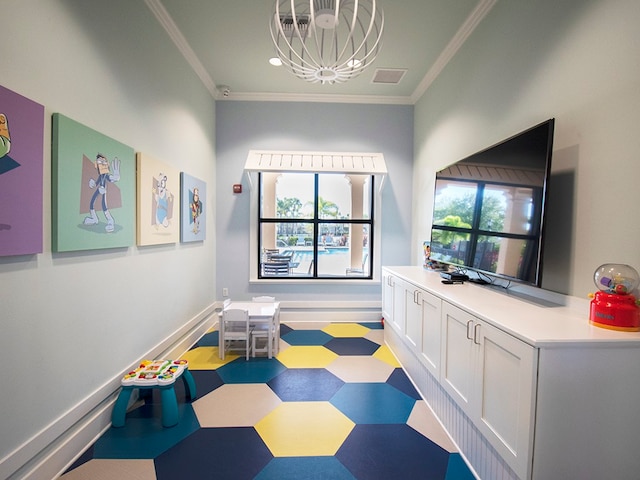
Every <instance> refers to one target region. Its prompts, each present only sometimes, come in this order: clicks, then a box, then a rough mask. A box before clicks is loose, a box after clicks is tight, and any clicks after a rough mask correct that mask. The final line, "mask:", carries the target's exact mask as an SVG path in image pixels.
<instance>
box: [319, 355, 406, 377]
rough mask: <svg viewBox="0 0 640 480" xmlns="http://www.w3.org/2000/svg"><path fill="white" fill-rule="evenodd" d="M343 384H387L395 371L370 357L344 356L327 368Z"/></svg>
mask: <svg viewBox="0 0 640 480" xmlns="http://www.w3.org/2000/svg"><path fill="white" fill-rule="evenodd" d="M326 368H327V370H329V371H330V372H331V373H333V374H334V375H335V376H336V377H338V378H339V379H340V380H342V381H343V382H374V383H379V382H386V381H387V380H388V379H389V376H390V375H391V374H392V373H393V370H394V369H395V368H394V367H392V366H391V365H389V364H388V363H387V362H384V361H381V360H379V359H377V358H373V357H372V356H370V355H343V356H341V357H340V358H337V359H336V360H334V361H333V362H332V363H331V365H329V366H327V367H326Z"/></svg>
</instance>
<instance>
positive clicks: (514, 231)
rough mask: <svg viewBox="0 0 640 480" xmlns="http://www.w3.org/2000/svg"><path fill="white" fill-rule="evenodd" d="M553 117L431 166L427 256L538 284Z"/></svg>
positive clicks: (540, 272) (465, 267)
mask: <svg viewBox="0 0 640 480" xmlns="http://www.w3.org/2000/svg"><path fill="white" fill-rule="evenodd" d="M554 123H555V120H554V119H550V120H547V121H545V122H543V123H541V124H539V125H536V126H535V127H532V128H530V129H528V130H525V131H524V132H521V133H518V134H517V135H514V136H513V137H510V138H508V139H506V140H504V141H502V142H500V143H498V144H496V145H494V146H492V147H489V148H487V149H485V150H482V151H480V152H478V153H476V154H474V155H471V156H470V157H467V158H465V159H462V160H460V161H458V162H456V163H454V164H453V165H450V166H449V167H447V168H445V169H443V170H441V171H439V172H437V173H436V184H435V201H434V210H433V225H432V228H431V259H432V260H436V261H438V262H442V263H445V264H450V265H454V266H457V267H459V268H460V269H470V270H473V271H476V272H478V273H479V274H480V276H482V274H486V275H489V276H493V277H500V278H504V279H507V280H513V281H517V282H519V283H525V284H530V285H535V286H538V287H539V286H540V284H541V281H542V253H543V252H542V247H543V239H544V213H545V208H546V198H547V188H548V183H549V175H550V169H551V156H552V150H553V129H554Z"/></svg>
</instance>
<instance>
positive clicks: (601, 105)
mask: <svg viewBox="0 0 640 480" xmlns="http://www.w3.org/2000/svg"><path fill="white" fill-rule="evenodd" d="M638 19H640V3H639V2H637V1H635V0H606V1H605V0H593V1H585V0H572V1H562V2H558V1H556V0H539V1H535V2H514V1H500V2H497V3H496V5H495V7H493V9H492V10H491V12H490V13H489V15H488V16H487V17H486V18H485V19H484V20H483V22H482V23H481V24H480V25H479V26H478V28H477V29H476V30H475V31H474V32H473V34H472V35H471V37H470V38H469V39H468V40H467V42H466V43H465V44H464V46H463V47H462V48H461V49H460V51H459V52H458V53H457V55H456V56H455V57H454V58H453V60H452V61H451V62H450V64H449V65H448V66H447V67H446V69H445V70H444V71H443V73H442V74H441V75H440V77H439V78H438V79H437V80H436V81H435V82H434V83H433V85H432V86H431V88H429V89H428V90H427V92H426V94H425V95H423V97H422V98H421V99H420V101H419V102H418V103H417V104H416V106H415V110H416V115H415V128H416V130H415V166H414V174H415V175H414V203H413V205H414V208H413V224H414V230H413V240H412V247H413V259H414V261H415V260H417V258H419V256H420V255H421V250H420V247H419V245H420V242H421V240H423V239H425V238H429V234H430V232H429V227H430V224H431V210H432V208H433V195H432V192H433V182H434V172H435V171H436V170H438V169H439V168H442V167H444V166H446V165H448V164H450V163H453V162H454V161H456V160H458V159H460V158H464V157H466V156H467V155H469V154H471V153H473V152H475V151H478V150H481V149H483V148H486V147H487V146H490V145H492V144H494V143H496V142H497V141H499V140H501V139H504V138H507V137H509V136H511V135H513V134H515V133H517V132H519V131H521V130H523V129H525V128H528V127H530V126H533V125H535V124H537V123H539V122H541V121H543V120H546V119H547V118H550V117H555V118H556V124H555V140H554V152H553V168H552V178H551V185H550V202H551V203H550V206H549V207H550V208H549V210H548V212H547V213H548V216H547V220H548V223H547V233H548V236H547V242H546V249H545V265H544V273H543V287H544V288H546V289H549V290H553V291H557V292H560V293H568V294H572V295H576V296H579V297H583V298H584V297H586V295H587V294H588V293H589V292H593V291H594V289H595V285H594V284H593V272H594V271H595V270H596V268H597V267H598V266H599V265H601V264H603V263H609V262H615V263H627V264H629V265H632V266H634V267H635V268H636V269H639V270H640V248H638V226H637V221H636V219H635V217H636V212H637V209H638V206H640V188H638V179H640V162H639V161H638V152H640V135H638V125H640V62H638V58H640V57H639V51H638V45H640V29H638ZM586 315H587V313H586V312H585V316H586Z"/></svg>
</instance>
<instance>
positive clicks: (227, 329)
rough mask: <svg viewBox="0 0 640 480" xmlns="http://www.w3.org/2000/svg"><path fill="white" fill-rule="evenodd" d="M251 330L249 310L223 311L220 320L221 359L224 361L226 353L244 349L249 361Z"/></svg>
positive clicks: (234, 309) (232, 309)
mask: <svg viewBox="0 0 640 480" xmlns="http://www.w3.org/2000/svg"><path fill="white" fill-rule="evenodd" d="M251 330H252V329H251V325H250V323H249V311H248V310H243V309H239V308H230V309H228V310H223V311H222V318H221V320H220V337H219V346H220V358H221V359H222V360H224V356H225V351H229V350H235V349H241V348H242V347H244V351H245V358H246V359H247V360H249V353H250V351H251Z"/></svg>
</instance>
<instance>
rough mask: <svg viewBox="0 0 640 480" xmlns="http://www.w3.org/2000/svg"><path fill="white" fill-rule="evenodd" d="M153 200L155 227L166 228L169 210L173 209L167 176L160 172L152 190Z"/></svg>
mask: <svg viewBox="0 0 640 480" xmlns="http://www.w3.org/2000/svg"><path fill="white" fill-rule="evenodd" d="M153 198H154V201H155V207H156V208H155V211H156V217H155V225H156V227H159V226H162V227H164V228H167V227H168V226H169V221H170V219H171V217H172V215H171V209H172V207H173V194H172V193H171V192H170V191H169V190H168V189H167V176H166V175H164V174H163V173H162V172H160V174H159V175H158V177H157V178H156V185H155V188H154V189H153Z"/></svg>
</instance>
